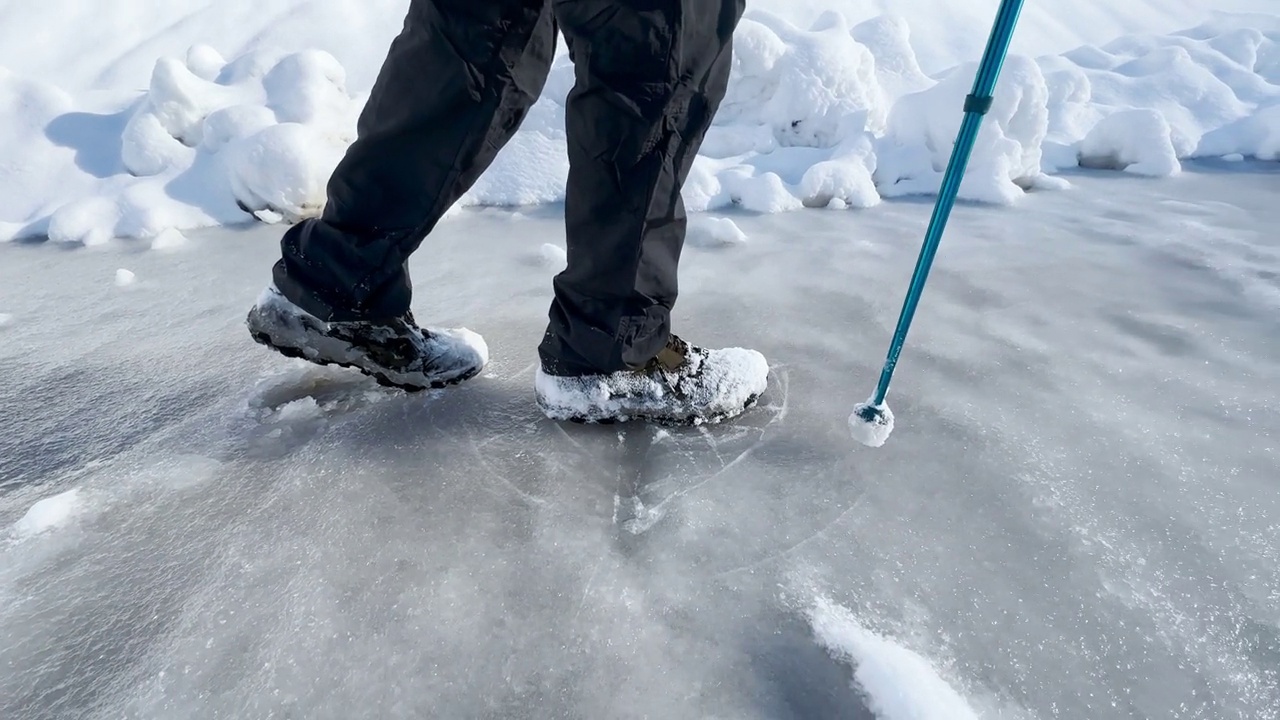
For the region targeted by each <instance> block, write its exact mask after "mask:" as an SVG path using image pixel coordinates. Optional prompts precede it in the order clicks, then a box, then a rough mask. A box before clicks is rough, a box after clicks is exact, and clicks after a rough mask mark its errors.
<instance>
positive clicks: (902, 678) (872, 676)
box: [809, 598, 978, 720]
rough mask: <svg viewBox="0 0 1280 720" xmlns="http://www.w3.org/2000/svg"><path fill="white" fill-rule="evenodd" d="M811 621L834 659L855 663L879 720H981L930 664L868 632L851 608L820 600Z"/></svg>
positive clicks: (859, 681) (859, 680)
mask: <svg viewBox="0 0 1280 720" xmlns="http://www.w3.org/2000/svg"><path fill="white" fill-rule="evenodd" d="M809 621H810V623H812V625H813V632H814V634H815V635H816V636H817V638H818V641H819V642H821V643H822V644H823V646H825V647H826V648H827V649H828V650H829V651H830V652H831V653H832V655H834V656H835V657H837V658H839V659H841V660H844V661H846V662H850V663H852V664H853V666H854V671H853V677H854V681H855V682H856V683H857V685H858V687H859V688H861V689H862V691H863V692H865V693H866V695H867V698H868V700H869V701H870V702H869V703H868V707H869V709H870V710H871V711H873V712H874V713H875V714H876V717H877V718H879V720H978V714H977V713H976V712H974V710H973V708H972V707H970V705H969V703H968V701H966V700H965V698H964V696H963V695H961V694H960V693H959V692H957V691H956V689H955V688H953V687H952V686H951V685H950V684H949V683H948V682H947V681H946V680H944V679H943V678H942V677H941V676H940V675H939V674H938V671H937V670H935V669H934V668H933V666H932V665H931V664H930V663H929V661H928V660H926V659H925V658H924V657H922V656H921V655H920V654H918V653H916V652H914V651H912V650H911V649H910V648H907V647H904V646H903V645H901V644H899V643H897V642H894V641H893V640H891V639H889V638H887V637H884V636H883V635H880V634H877V633H875V632H872V631H870V630H868V629H867V628H866V627H864V626H863V624H862V623H860V622H859V621H858V618H857V617H856V616H854V614H853V613H852V612H850V611H849V610H848V609H846V608H844V607H841V606H840V605H837V604H835V603H833V602H831V601H830V600H827V599H825V598H819V599H818V601H817V602H816V603H815V604H814V606H813V608H812V610H811V611H810V614H809Z"/></svg>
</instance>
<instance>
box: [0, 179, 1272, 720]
mask: <svg viewBox="0 0 1280 720" xmlns="http://www.w3.org/2000/svg"><path fill="white" fill-rule="evenodd" d="M1069 177H1070V179H1071V180H1072V182H1073V183H1074V184H1075V186H1076V187H1075V188H1074V189H1073V190H1071V191H1064V192H1046V193H1035V194H1032V195H1030V196H1028V197H1027V198H1025V199H1023V200H1022V201H1021V202H1020V203H1019V204H1018V205H1017V206H1015V207H1012V208H994V207H987V206H974V205H964V206H961V207H959V208H957V211H956V214H955V216H954V219H953V222H952V225H951V228H950V230H949V233H948V236H947V238H946V240H945V241H944V243H943V246H942V251H941V253H940V255H939V259H938V266H937V268H936V269H935V274H934V277H933V278H932V279H931V281H930V285H929V288H928V290H927V292H926V295H925V299H924V304H923V305H922V308H921V311H920V314H919V315H918V317H917V322H916V327H915V329H914V331H913V335H912V337H911V339H910V341H909V343H908V346H907V351H906V353H905V354H904V357H903V360H902V362H901V364H900V366H899V368H898V379H897V381H896V384H895V386H894V391H893V393H892V394H891V403H892V405H893V408H894V410H895V412H896V414H897V418H898V426H897V430H896V432H895V434H894V436H893V438H892V439H891V440H890V441H889V444H888V445H887V446H886V447H885V448H883V449H880V450H868V449H866V448H863V447H861V446H858V445H856V444H855V443H853V441H852V440H851V439H850V438H849V436H848V431H847V429H846V426H845V418H846V417H847V416H848V414H849V411H850V410H851V409H852V407H853V405H854V404H855V403H857V402H860V401H862V400H864V399H865V398H866V396H867V394H868V393H869V392H870V391H871V389H872V386H873V384H874V381H875V378H876V374H877V373H878V371H879V366H880V363H881V362H882V361H883V356H884V351H885V348H886V345H887V343H888V340H889V334H890V331H891V328H892V325H893V323H894V322H895V321H896V319H897V312H898V308H899V304H900V302H901V299H902V293H903V291H904V290H905V287H906V283H907V280H908V277H909V274H910V271H911V267H912V265H913V263H914V261H915V256H916V253H917V251H918V249H919V242H920V238H921V237H922V235H923V231H924V225H925V222H926V221H927V218H928V213H929V210H930V209H931V207H932V206H931V203H927V202H914V201H899V202H892V203H888V204H885V205H882V206H880V207H878V208H875V209H872V210H867V211H847V212H839V211H818V210H807V211H802V212H794V213H786V214H781V215H772V216H749V215H734V216H732V217H733V219H734V220H735V221H736V222H737V224H738V226H739V227H740V228H741V229H742V230H743V231H744V232H745V233H746V235H747V236H748V238H749V240H748V241H747V242H746V243H744V244H732V245H724V246H713V245H709V244H699V245H692V244H691V246H690V247H689V249H688V250H687V254H686V261H685V264H684V267H683V271H682V289H683V293H684V294H683V297H682V299H681V302H680V304H679V305H678V307H677V309H676V318H677V320H676V322H677V330H678V331H679V332H681V334H683V335H685V336H686V337H688V338H690V339H692V340H694V341H697V342H701V343H706V344H715V345H721V344H744V345H749V346H753V347H756V348H758V349H760V350H761V351H763V352H764V353H765V354H766V355H767V356H768V357H769V358H770V359H771V361H772V362H773V363H774V365H775V370H774V376H773V378H772V381H771V386H770V390H769V393H768V395H767V397H766V398H765V399H764V402H763V405H762V406H761V407H760V408H759V409H757V410H755V411H753V412H752V413H750V414H749V415H747V416H745V417H744V418H743V419H742V420H741V421H740V422H737V423H734V424H731V425H726V426H723V427H716V428H710V429H701V430H681V431H671V432H668V431H663V430H658V429H655V428H651V427H645V426H629V427H620V428H588V427H579V426H571V425H570V426H563V427H562V426H559V425H556V424H554V423H551V422H549V421H546V420H544V419H543V418H542V417H541V415H540V414H539V413H538V411H537V409H536V408H535V406H534V404H533V398H532V381H533V369H534V365H533V363H534V360H535V357H536V355H535V352H534V348H535V346H536V343H537V341H538V339H539V337H540V335H541V333H542V330H543V327H544V319H545V312H546V307H547V303H548V302H549V299H550V279H551V276H552V274H553V273H554V272H555V271H556V269H557V268H556V267H555V265H556V262H557V258H556V254H555V253H554V252H552V251H546V250H544V249H543V247H542V246H543V245H544V244H546V243H553V244H561V245H562V244H563V243H562V236H561V230H560V224H559V218H558V208H549V209H539V210H532V211H528V212H525V213H523V214H516V213H513V212H511V211H506V210H487V211H482V212H464V213H461V214H460V215H458V216H455V217H453V218H451V219H449V220H447V221H445V222H444V223H443V224H442V225H441V227H440V228H439V229H438V231H437V232H436V234H435V235H433V237H432V238H430V239H429V240H428V242H427V244H426V245H425V246H424V249H423V251H422V252H420V253H419V255H418V257H416V258H415V260H414V262H413V265H412V268H413V271H414V279H415V283H416V286H417V288H418V296H417V299H416V301H415V312H416V313H417V315H418V317H419V318H421V319H423V320H427V319H429V320H430V321H431V322H433V323H465V324H466V325H467V326H469V327H471V328H472V329H474V330H477V331H479V332H481V333H483V334H484V335H485V337H486V339H487V340H488V342H489V345H490V348H491V349H492V351H493V356H494V361H493V364H492V366H491V368H490V370H489V372H488V373H487V374H486V375H485V376H483V377H482V378H479V379H477V380H475V381H473V382H471V383H469V384H467V385H465V386H464V387H461V388H458V389H453V390H448V391H441V392H434V393H429V394H422V395H404V394H401V393H398V392H393V391H387V390H384V389H382V388H379V387H378V386H377V385H376V384H373V383H372V382H371V381H368V380H366V379H364V378H362V377H361V376H359V375H356V374H352V373H349V372H341V371H330V370H326V369H320V368H313V367H311V366H307V365H305V364H299V363H297V362H295V361H288V360H285V359H283V358H279V357H277V356H274V355H272V354H270V353H268V352H266V351H265V350H263V349H261V348H259V347H258V346H256V345H254V344H253V343H252V342H251V341H250V339H249V337H248V335H247V333H246V332H245V331H244V329H243V325H242V322H243V317H244V314H245V312H246V311H247V310H248V307H249V305H250V303H251V302H252V301H253V299H254V298H255V297H256V295H257V293H258V291H259V290H260V289H261V287H262V285H263V284H264V283H265V282H266V281H267V279H268V269H269V265H270V263H271V261H272V260H273V258H274V255H275V252H276V247H275V241H276V238H277V237H278V234H279V232H280V228H276V227H267V226H261V225H259V226H256V227H253V228H250V229H247V230H245V229H220V230H213V231H206V232H202V233H194V234H192V237H191V238H190V241H189V242H187V243H186V244H183V245H179V246H177V247H174V248H172V249H168V250H164V251H160V250H154V251H153V250H148V249H145V247H146V245H147V243H144V242H143V243H127V242H122V243H114V244H111V245H108V246H106V247H95V248H78V249H74V250H66V249H63V248H60V247H55V246H53V245H51V244H33V245H25V244H24V245H18V244H14V245H9V246H0V288H3V294H2V295H0V373H2V378H0V667H2V668H3V669H4V672H3V674H2V675H0V717H4V718H15V719H23V720H26V719H32V720H34V719H36V718H121V717H139V718H265V717H307V718H352V717H427V716H431V717H494V718H498V717H502V718H510V717H530V718H544V717H546V718H551V717H556V718H560V717H567V718H605V717H609V718H633V717H634V718H641V717H649V718H711V717H715V718H828V717H853V718H860V717H880V718H885V719H887V720H897V719H898V718H964V717H972V716H977V717H992V718H994V717H1000V718H1072V719H1075V718H1090V719H1094V720H1100V719H1108V718H1242V719H1243V718H1248V719H1250V720H1266V719H1267V718H1277V717H1280V469H1278V467H1277V443H1278V442H1280V441H1278V440H1277V438H1280V410H1278V409H1277V408H1278V407H1280V404H1278V400H1280V347H1278V346H1277V341H1278V340H1280V320H1278V318H1280V232H1277V229H1276V228H1277V227H1280V204H1278V199H1280V165H1277V164H1274V163H1271V164H1250V163H1243V164H1241V163H1235V164H1231V163H1202V164H1198V165H1194V166H1190V172H1188V173H1186V174H1184V175H1182V176H1180V177H1176V178H1172V179H1166V180H1159V181H1148V180H1140V179H1136V178H1132V177H1128V176H1123V175H1121V174H1114V173H1113V174H1104V173H1081V174H1077V175H1073V176H1069ZM119 270H126V271H128V272H127V273H119V272H118V271H119ZM855 673H856V678H855Z"/></svg>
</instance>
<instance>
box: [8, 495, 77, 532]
mask: <svg viewBox="0 0 1280 720" xmlns="http://www.w3.org/2000/svg"><path fill="white" fill-rule="evenodd" d="M80 504H81V503H80V490H79V488H75V489H72V490H68V491H66V492H64V493H62V494H60V495H54V496H53V497H48V498H45V499H43V500H41V501H40V502H38V503H36V504H35V505H32V506H31V508H30V509H29V510H27V513H26V514H25V515H23V516H22V519H20V520H18V522H16V523H14V525H13V528H12V531H11V532H12V534H13V536H14V537H16V538H18V539H22V538H28V537H31V536H33V535H39V534H40V533H43V532H47V531H49V530H53V529H54V528H57V527H58V526H60V525H64V524H66V523H67V521H68V520H70V519H71V518H72V517H74V516H75V515H76V513H77V512H78V511H79V508H80Z"/></svg>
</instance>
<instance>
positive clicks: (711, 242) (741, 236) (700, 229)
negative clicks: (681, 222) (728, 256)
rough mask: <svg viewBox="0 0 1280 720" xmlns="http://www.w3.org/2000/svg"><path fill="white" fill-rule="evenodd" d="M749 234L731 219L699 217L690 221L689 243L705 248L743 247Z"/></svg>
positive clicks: (708, 216)
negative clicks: (722, 246)
mask: <svg viewBox="0 0 1280 720" xmlns="http://www.w3.org/2000/svg"><path fill="white" fill-rule="evenodd" d="M746 241H747V234H746V233H744V232H742V230H741V229H740V228H739V227H738V224H737V223H735V222H734V221H733V220H730V219H729V218H720V217H713V216H710V215H698V216H695V217H692V218H690V219H689V242H690V243H691V244H694V245H700V246H703V247H714V246H719V245H741V244H742V243H745V242H746Z"/></svg>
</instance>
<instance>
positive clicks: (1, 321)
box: [0, 313, 13, 327]
mask: <svg viewBox="0 0 1280 720" xmlns="http://www.w3.org/2000/svg"><path fill="white" fill-rule="evenodd" d="M11 322H13V315H10V314H9V313H0V327H4V326H5V325H8V324H9V323H11Z"/></svg>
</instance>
